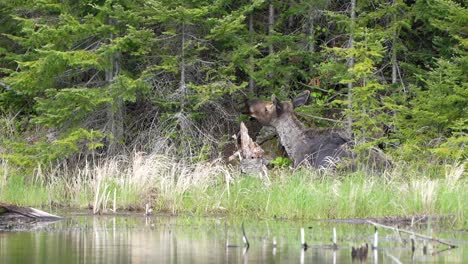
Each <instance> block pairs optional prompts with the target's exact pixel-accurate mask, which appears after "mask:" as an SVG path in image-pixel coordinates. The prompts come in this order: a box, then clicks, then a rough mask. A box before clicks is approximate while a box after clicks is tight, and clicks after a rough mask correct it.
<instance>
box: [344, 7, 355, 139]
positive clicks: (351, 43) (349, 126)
mask: <svg viewBox="0 0 468 264" xmlns="http://www.w3.org/2000/svg"><path fill="white" fill-rule="evenodd" d="M350 13H351V14H350V17H351V19H350V32H349V44H348V48H350V49H351V48H353V47H354V24H355V22H356V0H351V10H350ZM353 67H354V57H353V56H350V58H349V59H348V69H352V68H353ZM353 87H354V84H353V82H349V83H348V110H349V111H351V110H352V107H353V96H352V94H353ZM352 126H353V119H352V116H351V115H348V120H347V127H346V131H347V133H348V135H349V136H352V132H353V130H352Z"/></svg>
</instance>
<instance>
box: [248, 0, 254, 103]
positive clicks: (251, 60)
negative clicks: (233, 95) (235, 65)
mask: <svg viewBox="0 0 468 264" xmlns="http://www.w3.org/2000/svg"><path fill="white" fill-rule="evenodd" d="M251 2H252V1H251ZM252 12H253V10H252ZM249 38H250V45H251V46H253V45H254V26H253V14H252V13H250V15H249ZM249 68H250V69H249V70H250V73H249V93H250V94H252V95H255V81H254V78H253V76H252V75H253V72H254V58H253V55H252V53H250V56H249Z"/></svg>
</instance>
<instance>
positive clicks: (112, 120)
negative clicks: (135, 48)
mask: <svg viewBox="0 0 468 264" xmlns="http://www.w3.org/2000/svg"><path fill="white" fill-rule="evenodd" d="M109 24H110V25H112V24H113V23H112V21H110V23H109ZM113 38H114V35H113V34H111V35H110V39H113ZM118 58H119V54H118V53H115V54H112V55H111V56H110V58H109V60H110V67H109V68H108V69H107V70H106V79H105V81H106V83H107V85H108V86H109V87H110V86H111V85H112V82H113V81H114V79H115V77H116V76H117V75H119V72H120V66H119V63H118ZM112 99H113V101H112V102H111V103H110V104H109V105H108V107H107V127H108V131H109V132H110V134H111V135H112V137H113V138H112V139H111V140H110V142H109V148H108V154H110V155H116V154H119V153H121V152H122V150H123V142H124V124H123V115H124V103H123V100H122V98H120V96H115V97H114V98H112Z"/></svg>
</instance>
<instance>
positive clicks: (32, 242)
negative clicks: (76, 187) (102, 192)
mask: <svg viewBox="0 0 468 264" xmlns="http://www.w3.org/2000/svg"><path fill="white" fill-rule="evenodd" d="M242 222H244V225H245V231H246V234H247V237H248V239H249V242H250V248H249V250H248V251H247V252H245V248H244V247H243V243H242V230H241V223H242ZM301 227H305V228H306V229H305V230H306V231H305V234H306V235H305V239H306V242H307V244H308V245H309V248H308V249H307V250H306V251H304V250H302V249H301V238H300V229H301ZM308 227H312V228H308ZM333 228H336V231H337V238H338V241H337V244H338V249H337V250H333V249H332V248H329V247H328V246H329V245H331V244H332V235H333ZM406 229H410V228H409V227H408V228H406ZM430 229H432V230H433V232H434V234H436V236H437V237H438V238H443V239H446V240H447V241H450V242H452V243H455V244H457V245H459V247H458V248H455V249H451V250H446V251H444V249H446V248H447V247H446V246H443V245H435V246H434V245H432V244H429V245H428V247H427V250H426V253H424V252H423V242H422V241H421V240H416V249H415V251H414V253H413V252H412V250H411V243H410V242H409V236H408V235H402V236H401V237H400V236H399V235H398V234H396V233H394V232H393V231H389V230H384V229H379V250H376V251H373V250H372V249H371V248H369V252H368V254H367V259H365V260H361V261H364V262H365V263H412V262H413V263H468V244H467V242H466V241H468V233H467V232H463V231H453V230H452V231H447V230H450V228H444V227H442V226H436V225H434V224H432V225H431V226H430V227H428V226H427V225H425V226H419V227H418V228H413V229H412V230H414V231H416V232H418V233H421V234H427V233H428V230H430ZM274 238H275V239H276V241H277V247H276V248H275V247H273V242H272V241H273V239H274ZM373 239H374V227H373V226H370V225H357V224H344V223H327V222H314V221H307V222H294V221H279V220H252V219H231V218H224V217H219V218H215V217H209V218H200V217H167V216H151V217H149V218H146V217H144V216H141V215H117V216H89V215H77V214H71V215H69V216H67V218H66V219H65V220H64V221H61V222H57V223H52V224H49V225H47V226H43V227H41V228H39V229H37V230H34V231H24V232H5V231H0V263H1V264H3V263H65V264H71V263H360V262H361V261H360V260H358V259H357V260H354V261H353V260H352V257H351V247H352V246H357V245H361V244H363V243H369V246H370V245H371V244H372V241H373ZM226 243H228V244H229V245H230V246H228V247H227V246H226Z"/></svg>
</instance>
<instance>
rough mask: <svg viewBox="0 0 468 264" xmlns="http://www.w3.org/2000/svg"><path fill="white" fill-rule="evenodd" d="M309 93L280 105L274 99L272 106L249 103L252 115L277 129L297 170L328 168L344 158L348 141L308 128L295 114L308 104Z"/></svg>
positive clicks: (328, 131)
mask: <svg viewBox="0 0 468 264" xmlns="http://www.w3.org/2000/svg"><path fill="white" fill-rule="evenodd" d="M309 94H310V92H309V91H305V92H304V93H303V94H301V95H299V96H298V97H296V98H294V99H293V100H292V101H287V102H280V101H279V100H278V99H277V98H276V97H275V96H274V95H273V96H272V100H271V102H264V101H261V100H253V101H250V102H249V103H248V106H249V111H250V115H251V116H252V117H253V118H255V119H257V120H258V121H259V122H260V123H261V124H262V125H264V126H272V127H274V128H275V129H276V132H277V134H278V137H279V140H280V142H281V144H282V145H283V146H284V148H285V150H286V153H287V154H288V156H289V158H291V159H292V160H293V162H294V166H298V165H299V164H301V163H303V162H308V163H309V164H311V165H313V166H314V167H316V168H319V167H326V166H328V165H330V164H331V163H335V162H336V161H337V160H339V159H341V158H343V157H349V153H348V152H347V151H346V146H347V143H348V140H347V139H346V138H344V137H342V136H341V135H340V134H339V133H337V132H334V131H331V130H319V129H314V128H305V127H304V125H303V124H302V123H301V122H300V121H299V119H298V118H297V117H296V115H295V113H294V108H295V107H297V106H300V105H303V104H305V102H306V101H307V99H308V97H309Z"/></svg>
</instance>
